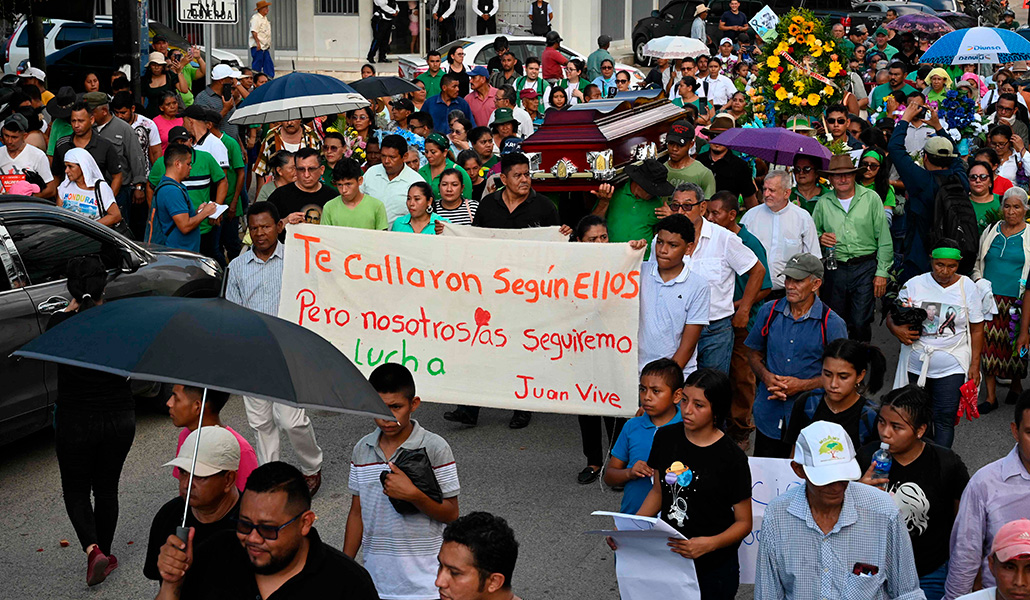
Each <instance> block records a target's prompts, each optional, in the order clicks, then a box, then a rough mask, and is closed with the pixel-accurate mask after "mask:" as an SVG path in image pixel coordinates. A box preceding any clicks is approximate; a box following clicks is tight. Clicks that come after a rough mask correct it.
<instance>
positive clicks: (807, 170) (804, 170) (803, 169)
mask: <svg viewBox="0 0 1030 600" xmlns="http://www.w3.org/2000/svg"><path fill="white" fill-rule="evenodd" d="M814 170H815V167H795V168H794V172H795V173H811V172H812V171H814Z"/></svg>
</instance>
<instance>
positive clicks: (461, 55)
mask: <svg viewBox="0 0 1030 600" xmlns="http://www.w3.org/2000/svg"><path fill="white" fill-rule="evenodd" d="M447 72H448V73H450V74H451V75H454V76H455V77H457V78H458V94H459V95H460V96H461V97H462V98H464V97H465V96H468V95H469V89H470V81H471V76H470V75H469V70H468V67H466V66H465V48H463V47H462V45H461V44H455V45H454V46H451V49H450V50H448V51H447Z"/></svg>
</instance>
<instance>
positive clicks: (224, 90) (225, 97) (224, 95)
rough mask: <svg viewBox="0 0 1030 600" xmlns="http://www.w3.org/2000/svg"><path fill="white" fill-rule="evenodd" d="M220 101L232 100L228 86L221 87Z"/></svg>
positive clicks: (230, 89)
mask: <svg viewBox="0 0 1030 600" xmlns="http://www.w3.org/2000/svg"><path fill="white" fill-rule="evenodd" d="M222 99H223V100H225V101H226V102H228V101H229V100H232V88H231V87H229V86H223V87H222Z"/></svg>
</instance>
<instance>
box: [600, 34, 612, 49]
mask: <svg viewBox="0 0 1030 600" xmlns="http://www.w3.org/2000/svg"><path fill="white" fill-rule="evenodd" d="M610 43H612V36H610V35H607V34H604V33H602V34H601V35H599V36H597V45H598V46H601V47H604V46H607V45H608V44H610Z"/></svg>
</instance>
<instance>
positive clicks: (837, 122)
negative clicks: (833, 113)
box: [826, 117, 848, 125]
mask: <svg viewBox="0 0 1030 600" xmlns="http://www.w3.org/2000/svg"><path fill="white" fill-rule="evenodd" d="M826 122H827V123H831V124H834V125H843V124H845V123H847V122H848V119H847V117H840V118H837V119H826Z"/></svg>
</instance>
